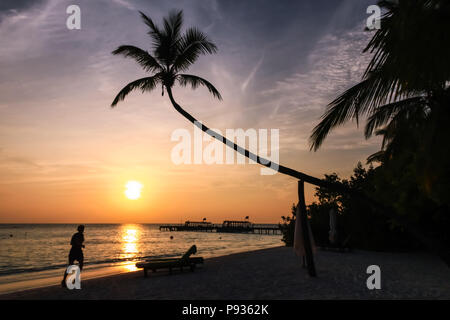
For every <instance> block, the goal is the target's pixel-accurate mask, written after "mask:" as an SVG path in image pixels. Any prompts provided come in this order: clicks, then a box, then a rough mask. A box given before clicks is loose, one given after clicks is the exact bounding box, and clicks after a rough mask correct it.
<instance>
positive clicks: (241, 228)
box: [159, 221, 281, 234]
mask: <svg viewBox="0 0 450 320" xmlns="http://www.w3.org/2000/svg"><path fill="white" fill-rule="evenodd" d="M159 230H160V231H191V232H219V233H253V234H281V230H280V228H279V226H278V225H260V224H252V223H250V222H248V221H224V222H223V223H222V224H212V223H210V222H191V221H186V222H185V223H184V224H164V225H161V226H159Z"/></svg>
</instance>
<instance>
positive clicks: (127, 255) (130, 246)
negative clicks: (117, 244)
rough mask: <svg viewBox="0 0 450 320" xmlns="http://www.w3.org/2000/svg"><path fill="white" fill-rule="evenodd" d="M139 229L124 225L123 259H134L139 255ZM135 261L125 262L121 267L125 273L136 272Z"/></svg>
mask: <svg viewBox="0 0 450 320" xmlns="http://www.w3.org/2000/svg"><path fill="white" fill-rule="evenodd" d="M138 239H139V227H138V226H135V225H125V226H124V227H123V231H122V254H121V257H122V258H124V259H133V258H136V257H137V255H138V253H139V248H138ZM135 263H136V262H135V261H127V262H124V264H123V265H122V267H123V268H125V269H126V270H127V271H136V270H137V268H136V266H135Z"/></svg>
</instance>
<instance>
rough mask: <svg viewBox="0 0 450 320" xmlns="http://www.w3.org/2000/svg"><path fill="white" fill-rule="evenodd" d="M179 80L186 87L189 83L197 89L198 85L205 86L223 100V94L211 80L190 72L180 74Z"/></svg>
mask: <svg viewBox="0 0 450 320" xmlns="http://www.w3.org/2000/svg"><path fill="white" fill-rule="evenodd" d="M177 80H178V82H179V83H180V85H181V86H183V87H185V86H187V85H191V87H192V89H196V88H197V87H198V86H205V87H206V88H208V90H209V92H210V93H211V94H212V95H213V96H214V97H216V98H217V99H219V100H222V96H221V95H220V93H219V91H218V90H217V89H216V88H215V87H214V86H213V85H212V84H211V83H210V82H209V81H207V80H205V79H203V78H200V77H197V76H194V75H190V74H178V75H177Z"/></svg>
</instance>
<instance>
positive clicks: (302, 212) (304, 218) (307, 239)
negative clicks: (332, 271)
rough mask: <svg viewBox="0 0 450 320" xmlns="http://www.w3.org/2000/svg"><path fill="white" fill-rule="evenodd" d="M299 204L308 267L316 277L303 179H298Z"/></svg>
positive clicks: (310, 273) (312, 275)
mask: <svg viewBox="0 0 450 320" xmlns="http://www.w3.org/2000/svg"><path fill="white" fill-rule="evenodd" d="M298 205H299V214H300V217H297V219H301V220H300V221H301V223H302V233H303V245H304V246H305V255H306V266H307V267H308V273H309V275H310V276H311V277H316V276H317V274H316V267H315V266H314V257H313V252H312V246H311V239H310V237H309V228H308V217H307V215H306V203H305V186H304V182H303V180H299V181H298Z"/></svg>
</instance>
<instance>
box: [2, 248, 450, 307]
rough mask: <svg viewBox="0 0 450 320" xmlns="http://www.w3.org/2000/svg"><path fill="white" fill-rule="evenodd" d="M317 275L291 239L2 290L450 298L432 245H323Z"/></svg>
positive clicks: (34, 295)
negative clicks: (70, 283) (183, 267)
mask: <svg viewBox="0 0 450 320" xmlns="http://www.w3.org/2000/svg"><path fill="white" fill-rule="evenodd" d="M372 264H377V265H379V266H380V269H381V272H382V276H381V283H382V288H381V289H380V290H368V289H367V287H366V280H367V277H369V275H368V274H367V273H366V268H367V266H369V265H372ZM316 268H317V272H318V277H317V278H310V277H309V276H308V275H307V272H306V270H305V269H302V268H301V266H300V261H299V258H298V257H296V256H295V255H294V253H293V250H292V248H289V247H283V246H280V247H274V248H268V249H260V250H256V251H248V252H241V253H234V254H229V255H224V256H220V257H214V258H208V259H205V263H204V265H203V266H202V267H200V268H198V269H197V270H196V271H195V272H183V273H181V272H179V271H175V272H174V273H173V274H172V275H168V273H167V272H164V271H163V272H157V273H150V274H149V277H148V278H144V275H143V271H142V270H139V271H131V272H127V273H123V274H114V275H108V276H104V277H97V278H92V279H88V280H84V281H83V279H82V283H81V290H68V289H64V288H61V286H60V285H59V283H58V284H55V285H53V286H47V287H42V288H37V289H29V290H25V291H19V292H14V293H8V294H2V295H0V299H1V300H14V299H30V300H41V299H51V300H55V299H56V300H59V299H88V300H90V299H107V300H108V299H112V300H114V299H155V300H171V299H180V300H190V299H206V300H211V299H217V300H222V299H288V300H291V299H295V300H296V299H450V272H449V270H448V268H447V267H446V266H445V264H444V263H443V262H441V261H440V260H439V259H438V258H436V257H434V256H431V255H428V254H425V253H384V252H383V253H381V252H368V251H355V252H352V253H337V252H328V251H318V252H317V254H316Z"/></svg>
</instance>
